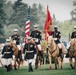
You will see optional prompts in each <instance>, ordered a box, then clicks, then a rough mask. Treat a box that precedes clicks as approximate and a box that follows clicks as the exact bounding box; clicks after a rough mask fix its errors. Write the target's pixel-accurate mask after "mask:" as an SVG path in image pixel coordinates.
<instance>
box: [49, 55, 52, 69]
mask: <svg viewBox="0 0 76 75" xmlns="http://www.w3.org/2000/svg"><path fill="white" fill-rule="evenodd" d="M51 59H52V58H51V56H49V63H50V67H49V69H50V70H51V69H52V63H51Z"/></svg>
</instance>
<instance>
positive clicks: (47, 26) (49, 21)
mask: <svg viewBox="0 0 76 75" xmlns="http://www.w3.org/2000/svg"><path fill="white" fill-rule="evenodd" d="M44 33H45V40H47V34H48V35H50V34H51V33H52V18H51V15H50V12H49V10H48V6H47V14H46V21H45V24H44Z"/></svg>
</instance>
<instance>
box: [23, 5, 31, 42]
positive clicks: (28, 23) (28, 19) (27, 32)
mask: <svg viewBox="0 0 76 75" xmlns="http://www.w3.org/2000/svg"><path fill="white" fill-rule="evenodd" d="M29 35H30V6H29V7H28V15H27V20H26V23H25V34H24V43H26V38H27V37H28V36H29Z"/></svg>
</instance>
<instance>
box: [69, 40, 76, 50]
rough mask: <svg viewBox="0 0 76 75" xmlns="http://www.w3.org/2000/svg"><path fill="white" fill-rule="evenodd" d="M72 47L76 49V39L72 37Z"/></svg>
mask: <svg viewBox="0 0 76 75" xmlns="http://www.w3.org/2000/svg"><path fill="white" fill-rule="evenodd" d="M70 49H71V50H76V39H72V40H71V42H70Z"/></svg>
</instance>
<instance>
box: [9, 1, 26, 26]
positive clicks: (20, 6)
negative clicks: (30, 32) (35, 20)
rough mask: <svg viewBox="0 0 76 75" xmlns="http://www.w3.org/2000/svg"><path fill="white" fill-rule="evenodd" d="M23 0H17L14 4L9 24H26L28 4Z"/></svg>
mask: <svg viewBox="0 0 76 75" xmlns="http://www.w3.org/2000/svg"><path fill="white" fill-rule="evenodd" d="M21 1H22V0H17V1H16V2H15V3H14V4H13V10H14V12H13V14H12V16H11V17H10V19H9V24H18V25H19V26H20V27H22V26H23V25H25V21H26V15H27V4H24V3H22V2H21Z"/></svg>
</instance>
